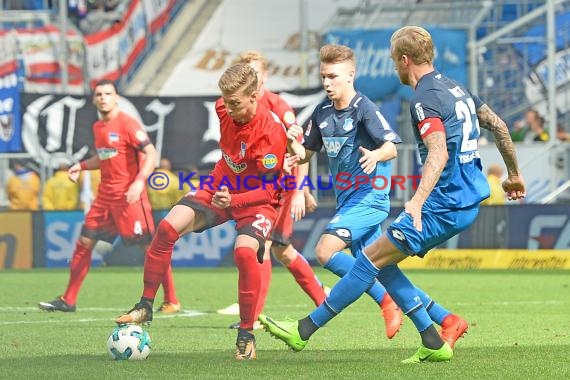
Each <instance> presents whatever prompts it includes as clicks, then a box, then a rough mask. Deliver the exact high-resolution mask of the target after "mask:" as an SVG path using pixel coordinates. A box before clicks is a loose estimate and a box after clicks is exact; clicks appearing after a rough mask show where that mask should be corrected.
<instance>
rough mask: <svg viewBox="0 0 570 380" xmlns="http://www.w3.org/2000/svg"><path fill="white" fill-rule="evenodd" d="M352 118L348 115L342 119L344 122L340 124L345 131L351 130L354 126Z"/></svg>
mask: <svg viewBox="0 0 570 380" xmlns="http://www.w3.org/2000/svg"><path fill="white" fill-rule="evenodd" d="M353 121H354V120H353V119H352V118H350V117H348V118H346V119H344V124H343V125H342V129H344V130H345V131H346V132H349V131H352V129H353V128H354V124H353V123H352V122H353Z"/></svg>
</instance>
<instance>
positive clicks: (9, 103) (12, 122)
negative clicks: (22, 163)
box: [0, 73, 22, 153]
mask: <svg viewBox="0 0 570 380" xmlns="http://www.w3.org/2000/svg"><path fill="white" fill-rule="evenodd" d="M21 118H22V115H21V113H20V91H18V76H17V75H16V73H7V74H5V75H1V74H0V153H7V152H20V151H21V150H22V140H21V133H20V123H21Z"/></svg>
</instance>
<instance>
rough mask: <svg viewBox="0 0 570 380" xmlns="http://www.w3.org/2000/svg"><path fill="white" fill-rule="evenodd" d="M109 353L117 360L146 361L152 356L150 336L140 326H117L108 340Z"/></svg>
mask: <svg viewBox="0 0 570 380" xmlns="http://www.w3.org/2000/svg"><path fill="white" fill-rule="evenodd" d="M107 352H109V355H111V357H112V358H113V359H115V360H144V359H146V357H147V356H148V355H149V354H150V336H149V335H148V333H147V332H146V331H144V330H143V328H142V327H141V326H138V325H120V326H117V327H115V328H114V329H113V332H111V335H110V336H109V339H107Z"/></svg>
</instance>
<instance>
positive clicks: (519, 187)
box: [477, 104, 526, 199]
mask: <svg viewBox="0 0 570 380" xmlns="http://www.w3.org/2000/svg"><path fill="white" fill-rule="evenodd" d="M477 118H478V119H479V126H481V127H482V128H485V129H487V130H489V131H491V132H493V135H494V136H495V144H496V145H497V149H498V150H499V152H500V153H501V156H502V157H503V161H504V162H505V165H506V166H507V173H508V178H507V179H506V180H505V181H504V182H503V189H504V190H505V192H506V193H507V197H508V198H509V199H520V198H524V197H525V196H526V192H525V185H524V181H523V179H522V175H521V173H520V169H519V164H518V162H517V154H516V152H515V144H513V140H512V139H511V135H510V134H509V129H508V128H507V125H506V124H505V122H504V121H503V120H502V119H501V118H500V117H499V116H497V114H496V113H495V112H493V110H492V109H491V108H490V107H489V106H488V105H486V104H483V105H482V106H481V107H479V109H478V110H477Z"/></svg>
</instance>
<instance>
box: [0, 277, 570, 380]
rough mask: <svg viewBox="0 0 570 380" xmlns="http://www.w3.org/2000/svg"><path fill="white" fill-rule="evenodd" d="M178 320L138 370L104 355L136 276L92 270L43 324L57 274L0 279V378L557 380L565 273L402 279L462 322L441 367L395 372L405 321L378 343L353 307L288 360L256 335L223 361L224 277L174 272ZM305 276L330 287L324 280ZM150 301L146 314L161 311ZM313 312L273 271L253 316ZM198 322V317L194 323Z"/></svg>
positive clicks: (232, 292)
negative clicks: (42, 305)
mask: <svg viewBox="0 0 570 380" xmlns="http://www.w3.org/2000/svg"><path fill="white" fill-rule="evenodd" d="M174 273H175V281H176V284H177V290H178V295H179V298H180V300H181V302H182V304H183V308H184V309H185V310H186V311H189V312H186V313H180V314H178V315H176V316H174V317H172V316H170V317H166V316H159V315H155V316H156V317H155V320H154V322H153V324H152V326H151V327H150V328H149V329H148V331H149V333H150V336H151V338H152V343H153V348H152V353H151V355H150V356H149V358H148V359H147V360H146V361H144V362H115V361H113V360H112V359H110V358H109V356H108V355H107V353H106V340H107V337H108V335H109V333H110V332H111V330H112V328H113V326H114V323H113V320H114V317H116V316H117V315H119V314H120V313H121V312H122V311H125V310H127V309H128V308H130V307H131V306H132V305H133V304H134V303H135V302H136V301H137V300H138V298H139V296H140V292H141V289H142V268H96V269H93V270H92V271H91V273H90V274H89V275H88V277H87V279H86V281H85V283H84V285H83V289H82V292H81V294H80V299H79V303H78V311H77V312H76V313H47V312H42V311H40V310H39V309H37V306H36V304H37V302H38V301H42V300H49V299H52V298H53V297H54V296H56V295H58V294H61V292H62V291H63V288H64V286H65V284H66V282H67V277H68V273H67V271H64V270H45V269H43V270H29V271H3V272H2V273H0V291H1V292H2V296H1V297H0V300H1V302H0V378H2V379H4V378H5V379H20V378H22V379H24V378H25V379H36V378H41V379H64V378H68V379H91V378H95V379H111V378H117V379H120V378H141V379H168V378H173V379H174V378H185V379H190V378H191V379H194V378H195V379H229V378H236V379H298V378H300V379H351V378H358V379H368V378H370V379H372V378H374V379H438V380H441V379H561V378H568V374H569V373H570V365H569V364H568V363H569V362H568V355H569V354H570V332H569V329H570V289H569V285H570V273H568V272H564V271H409V272H408V274H409V276H410V278H411V280H412V281H413V282H415V283H416V284H417V285H419V286H421V287H423V288H424V289H425V290H426V291H427V292H428V293H429V294H430V295H431V296H432V297H433V298H434V299H436V300H437V301H439V302H441V303H442V304H443V305H445V306H447V307H449V308H450V309H452V310H453V311H455V312H457V313H458V314H460V315H462V316H463V317H464V318H466V319H467V320H468V321H469V324H470V333H469V334H468V335H467V336H466V337H465V338H464V339H461V340H460V341H459V342H458V343H457V345H456V349H455V357H454V359H453V360H452V361H451V362H449V363H423V364H419V365H411V366H410V365H402V364H400V360H402V359H404V358H406V357H408V356H410V355H411V354H413V352H414V351H415V349H416V348H417V346H418V344H419V338H418V335H417V333H416V332H415V329H414V328H413V325H412V323H411V321H410V320H408V319H405V321H404V325H403V326H402V329H401V331H400V333H399V334H398V335H396V337H395V338H394V339H393V340H388V339H386V337H385V335H384V326H383V321H382V319H381V317H380V313H379V309H378V307H377V306H375V305H374V303H373V302H372V301H371V300H370V299H369V298H368V297H367V296H364V297H363V298H361V299H360V300H359V301H357V302H356V303H355V304H354V305H352V306H351V307H349V308H348V309H347V310H346V311H345V312H344V313H342V314H341V315H340V316H338V317H337V318H336V319H335V320H333V321H332V322H331V323H330V324H329V325H328V326H327V327H326V328H323V329H321V330H320V331H319V332H317V333H316V334H315V335H314V336H313V337H312V338H311V341H310V343H309V344H308V346H307V348H306V349H305V350H304V351H302V352H300V353H293V352H291V351H289V350H287V349H286V347H285V346H284V344H283V343H281V342H278V341H276V340H274V339H272V338H271V337H270V336H269V334H267V333H265V332H263V331H257V332H256V338H257V360H253V361H248V362H238V361H236V360H235V359H234V358H233V354H234V343H235V338H236V331H235V330H229V329H228V328H227V327H228V325H229V324H230V323H232V322H234V321H236V320H237V318H236V317H233V316H223V315H218V314H216V312H215V310H217V309H219V308H222V307H225V306H227V305H228V304H230V303H233V302H234V301H235V300H236V298H237V284H236V281H237V273H236V270H235V269H234V268H223V269H221V268H220V269H218V268H216V269H175V271H174ZM317 274H318V275H319V276H320V278H321V279H322V280H324V281H325V283H326V284H328V285H330V286H332V285H333V284H334V282H335V281H336V278H335V277H334V276H333V275H332V274H330V273H328V272H326V271H324V270H322V269H317ZM161 292H162V291H161V290H159V294H158V297H157V302H156V303H157V304H159V302H160V301H161V300H162V293H161ZM312 309H313V305H312V303H311V302H310V300H309V298H308V297H306V296H305V294H304V293H303V292H302V291H301V290H300V289H299V287H298V286H297V284H296V283H295V282H294V280H293V278H292V277H291V276H290V275H289V274H288V272H286V271H285V270H283V268H280V267H277V268H275V269H274V273H273V281H272V284H271V290H270V293H269V297H268V300H267V304H266V308H265V313H266V314H268V315H270V316H272V317H274V318H283V317H285V316H290V317H293V318H299V317H304V316H305V315H306V314H307V313H308V312H309V311H311V310H312ZM193 311H198V312H201V313H203V314H200V315H197V316H196V315H194V314H198V313H193Z"/></svg>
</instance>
